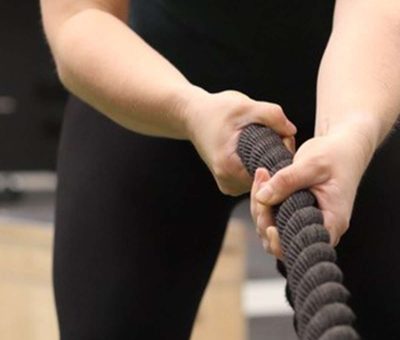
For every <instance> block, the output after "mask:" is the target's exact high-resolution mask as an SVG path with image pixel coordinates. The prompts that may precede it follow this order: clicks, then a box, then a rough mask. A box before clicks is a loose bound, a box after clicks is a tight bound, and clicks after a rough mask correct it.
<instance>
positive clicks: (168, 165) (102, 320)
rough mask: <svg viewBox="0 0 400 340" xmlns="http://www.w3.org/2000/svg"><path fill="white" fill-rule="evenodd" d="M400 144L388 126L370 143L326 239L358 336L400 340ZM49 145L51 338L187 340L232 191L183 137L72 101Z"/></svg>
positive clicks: (233, 200) (399, 137) (368, 339)
mask: <svg viewBox="0 0 400 340" xmlns="http://www.w3.org/2000/svg"><path fill="white" fill-rule="evenodd" d="M300 129H301V127H300ZM399 150H400V134H399V133H397V134H395V135H393V136H392V137H391V138H390V139H389V140H388V141H387V142H386V143H385V144H384V146H383V147H382V148H381V149H380V150H379V151H378V152H377V155H376V157H375V158H374V160H373V162H372V164H371V166H370V168H369V169H368V172H367V173H366V175H365V176H364V178H363V181H362V184H361V187H360V190H359V194H358V197H357V200H356V205H355V209H354V214H353V219H352V221H351V227H350V229H349V231H348V233H347V234H346V235H345V236H344V237H343V238H342V241H341V243H340V245H339V246H338V248H337V250H338V254H339V264H340V266H341V268H342V269H343V270H344V274H345V283H346V285H347V287H348V288H349V289H350V290H351V293H352V295H353V299H352V301H351V304H352V307H353V308H354V310H355V312H356V314H357V316H358V322H357V327H358V329H359V331H360V333H361V334H362V336H363V339H365V340H381V339H385V340H398V339H400V328H399V325H398V324H399V321H400V288H399V280H400V245H399V240H400V209H399V207H398V193H399V192H400V179H399V177H398V176H399V174H400V158H399ZM59 151H60V152H59V160H58V176H59V184H58V192H57V205H56V207H57V209H56V234H55V247H54V251H55V252H54V287H55V298H56V305H57V313H58V319H59V325H60V333H61V339H62V340H89V339H96V340H102V339H104V340H106V339H107V340H109V339H113V340H115V339H125V340H126V339H154V340H161V339H168V340H187V339H189V336H190V332H191V327H192V323H193V320H194V317H195V314H196V311H197V308H198V305H199V301H200V299H201V296H202V294H203V291H204V289H205V287H206V285H207V282H208V279H209V276H210V273H211V271H212V269H213V266H214V263H215V259H216V257H217V255H218V252H219V250H220V247H221V242H222V239H223V237H224V233H225V227H226V224H227V220H228V218H229V216H230V212H231V210H232V208H233V207H234V205H235V204H236V203H237V202H238V201H239V200H240V199H241V198H233V197H229V196H224V195H223V194H221V193H220V192H219V191H218V188H217V186H216V184H215V182H214V179H213V177H212V176H211V174H210V173H209V171H208V169H207V167H206V166H205V164H204V163H203V162H202V161H201V159H200V158H199V156H198V155H197V153H196V152H195V150H194V148H193V146H192V145H191V144H190V143H189V142H186V141H176V140H169V139H164V138H154V137H148V136H144V135H139V134H136V133H132V132H129V131H127V130H125V129H123V128H122V127H120V126H117V125H116V124H115V123H113V122H112V121H110V120H109V119H108V118H106V117H105V116H103V115H102V114H100V113H98V112H96V111H95V110H93V109H92V108H90V107H89V106H87V105H85V104H83V103H82V102H80V101H79V100H77V99H75V98H72V99H71V100H70V101H69V104H68V106H67V110H66V114H65V120H64V125H63V134H62V138H61V144H60V150H59ZM282 294H283V292H282ZM266 337H268V335H266ZM277 340H279V339H277Z"/></svg>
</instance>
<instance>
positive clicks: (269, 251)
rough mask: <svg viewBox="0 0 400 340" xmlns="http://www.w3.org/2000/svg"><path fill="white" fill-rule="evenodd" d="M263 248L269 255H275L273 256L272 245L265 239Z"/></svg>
mask: <svg viewBox="0 0 400 340" xmlns="http://www.w3.org/2000/svg"><path fill="white" fill-rule="evenodd" d="M262 246H263V248H264V250H265V251H266V252H267V253H268V254H271V255H273V254H272V250H271V247H270V243H269V242H268V240H265V239H263V240H262Z"/></svg>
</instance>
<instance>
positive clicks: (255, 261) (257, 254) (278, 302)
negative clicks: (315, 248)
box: [0, 173, 296, 340]
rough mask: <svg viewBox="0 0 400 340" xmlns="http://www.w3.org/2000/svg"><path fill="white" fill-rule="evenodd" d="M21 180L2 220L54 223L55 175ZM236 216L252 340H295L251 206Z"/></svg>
mask: <svg viewBox="0 0 400 340" xmlns="http://www.w3.org/2000/svg"><path fill="white" fill-rule="evenodd" d="M21 178H25V179H23V180H21ZM21 178H20V179H19V181H20V184H21V183H22V184H23V186H24V187H27V188H28V192H27V193H24V194H23V195H22V196H20V197H19V198H18V199H15V200H12V201H4V200H0V216H1V217H12V218H22V219H24V220H26V219H28V220H32V221H38V222H50V223H51V222H52V221H53V217H54V214H53V212H54V184H55V176H54V174H52V173H43V174H39V175H38V176H37V175H36V177H35V176H34V177H31V180H29V179H28V180H27V179H26V178H29V176H27V177H24V176H22V177H21ZM32 179H33V180H32ZM17 182H18V178H17ZM32 183H33V184H32ZM38 183H39V184H40V185H39V186H38ZM38 187H40V188H42V189H40V188H38ZM233 216H234V217H237V218H240V219H241V220H242V221H243V222H244V223H245V224H246V226H247V228H246V238H245V239H246V242H247V263H246V267H247V268H246V273H247V275H246V282H245V284H244V286H243V293H242V297H243V300H242V301H243V308H244V311H245V314H246V317H247V322H248V330H249V340H264V339H280V340H295V339H296V337H295V335H294V333H293V327H292V316H291V315H292V313H291V310H290V308H289V307H288V304H287V303H286V301H285V300H284V281H283V279H282V278H281V277H280V276H279V275H278V274H277V272H276V271H275V261H274V259H273V258H272V257H271V256H270V255H267V254H266V253H265V252H264V250H263V248H262V246H261V244H260V242H259V239H258V237H257V235H256V233H255V230H254V226H253V223H252V221H251V217H250V215H249V202H248V201H243V202H241V203H240V204H239V205H238V206H237V207H236V208H235V210H234V212H233Z"/></svg>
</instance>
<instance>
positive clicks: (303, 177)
mask: <svg viewBox="0 0 400 340" xmlns="http://www.w3.org/2000/svg"><path fill="white" fill-rule="evenodd" d="M326 179H327V174H326V173H325V172H321V171H319V169H317V168H316V167H312V166H305V165H303V164H302V163H301V162H297V163H293V164H291V165H289V166H287V167H285V168H283V169H281V170H279V171H278V172H277V173H276V174H275V175H274V176H272V178H271V179H270V180H269V181H267V182H266V183H264V184H263V185H262V186H261V187H260V189H259V191H258V192H257V194H256V199H257V201H258V202H260V203H263V204H268V205H275V204H278V203H280V202H282V201H283V200H285V199H286V198H287V197H289V196H290V195H291V194H293V193H294V192H296V191H298V190H300V189H304V188H310V187H312V186H313V185H316V184H319V183H322V182H324V181H325V180H326Z"/></svg>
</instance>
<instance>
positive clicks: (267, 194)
mask: <svg viewBox="0 0 400 340" xmlns="http://www.w3.org/2000/svg"><path fill="white" fill-rule="evenodd" d="M272 194H273V193H272V188H271V186H270V185H268V184H266V185H265V186H264V187H263V188H261V189H260V190H258V192H257V194H256V199H257V200H258V201H260V202H264V203H268V201H270V200H271V198H272Z"/></svg>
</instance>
